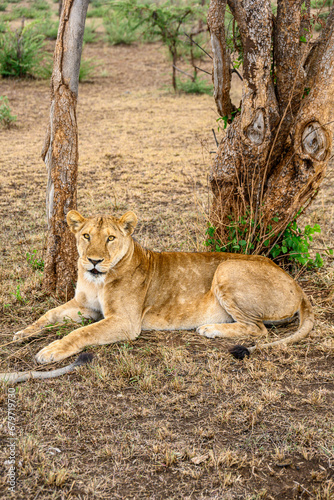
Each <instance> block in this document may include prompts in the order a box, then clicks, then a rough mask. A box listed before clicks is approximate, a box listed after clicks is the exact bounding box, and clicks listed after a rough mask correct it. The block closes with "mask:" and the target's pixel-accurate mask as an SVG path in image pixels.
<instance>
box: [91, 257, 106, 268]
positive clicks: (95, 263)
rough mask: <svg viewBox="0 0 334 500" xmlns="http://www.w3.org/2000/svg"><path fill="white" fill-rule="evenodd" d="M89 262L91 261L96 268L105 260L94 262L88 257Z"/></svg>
mask: <svg viewBox="0 0 334 500" xmlns="http://www.w3.org/2000/svg"><path fill="white" fill-rule="evenodd" d="M88 260H89V262H91V263H92V264H93V266H96V265H97V264H99V263H100V262H103V261H104V259H99V260H94V259H90V258H89V257H88Z"/></svg>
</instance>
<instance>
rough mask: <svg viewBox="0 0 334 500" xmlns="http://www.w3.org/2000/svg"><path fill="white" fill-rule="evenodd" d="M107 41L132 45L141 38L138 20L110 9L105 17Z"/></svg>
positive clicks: (111, 43)
mask: <svg viewBox="0 0 334 500" xmlns="http://www.w3.org/2000/svg"><path fill="white" fill-rule="evenodd" d="M103 24H104V28H105V31H106V36H107V41H108V43H109V44H110V45H122V44H124V45H131V44H132V43H134V42H136V41H138V40H139V39H140V38H141V35H142V32H141V30H139V28H138V21H137V20H135V19H133V18H132V17H127V16H124V17H123V16H122V15H119V14H118V13H115V12H114V11H110V12H109V14H108V16H105V17H104V18H103Z"/></svg>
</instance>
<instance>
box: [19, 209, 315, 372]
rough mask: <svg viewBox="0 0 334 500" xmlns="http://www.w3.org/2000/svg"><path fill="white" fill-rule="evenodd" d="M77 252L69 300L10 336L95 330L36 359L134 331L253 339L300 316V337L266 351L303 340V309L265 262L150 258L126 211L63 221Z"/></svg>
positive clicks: (196, 256) (290, 285) (296, 290)
mask: <svg viewBox="0 0 334 500" xmlns="http://www.w3.org/2000/svg"><path fill="white" fill-rule="evenodd" d="M67 221H68V224H69V227H70V229H71V231H72V232H73V233H74V234H75V236H76V239H77V247H78V252H79V261H78V282H77V288H76V293H75V297H74V299H72V300H70V301H69V302H67V303H66V304H64V305H62V306H60V307H56V308H55V309H51V310H50V311H48V312H47V313H46V314H44V316H42V317H41V318H40V319H39V320H37V321H36V322H35V323H33V324H32V325H30V326H28V327H27V328H25V329H24V330H22V331H20V332H17V333H16V334H15V336H14V339H18V338H24V337H27V336H30V335H36V334H38V333H39V332H41V331H42V330H43V328H45V326H46V325H50V324H53V323H57V322H60V321H63V319H64V318H71V319H72V320H74V321H78V322H81V318H82V316H83V317H85V318H91V319H92V320H94V321H96V322H95V323H92V324H89V325H87V326H83V327H80V328H78V329H77V330H74V331H73V332H71V333H70V334H69V335H67V336H66V337H64V338H62V339H60V340H56V341H54V342H52V343H51V344H50V345H48V346H47V347H45V348H44V349H42V350H41V351H40V352H39V353H38V354H37V356H36V359H37V361H38V362H39V363H49V362H51V361H60V360H62V359H64V358H67V357H68V356H71V355H72V354H75V353H77V352H79V351H81V350H82V349H84V348H85V347H86V346H88V345H94V344H95V345H96V344H109V343H111V342H118V341H124V340H128V339H135V338H136V337H137V336H138V335H139V334H140V332H141V330H153V329H157V330H182V329H186V330H188V329H193V328H197V332H198V333H199V334H200V335H204V336H206V337H227V338H237V337H245V336H251V337H256V336H258V335H260V334H263V333H265V332H266V327H265V323H266V322H270V323H275V322H282V320H283V321H286V320H289V319H290V318H291V317H293V316H294V315H295V314H296V313H299V317H300V327H299V330H298V331H297V332H296V333H295V334H293V335H291V336H290V337H287V338H285V339H281V340H278V341H276V342H272V343H270V344H265V345H264V346H262V347H268V346H271V345H275V344H279V343H290V342H295V341H298V340H300V339H301V338H304V337H306V335H307V334H308V333H309V332H310V330H311V329H312V327H313V321H314V320H313V313H312V308H311V305H310V302H309V301H308V299H307V297H306V295H305V294H304V292H303V291H302V289H301V288H300V287H299V285H298V284H297V283H296V282H295V281H294V280H293V279H292V278H291V277H290V276H289V275H288V274H286V273H285V272H284V271H283V270H282V269H280V268H279V267H278V266H276V265H275V264H274V263H273V262H272V261H271V260H269V259H267V258H266V257H261V256H249V255H238V254H228V253H210V252H205V253H185V252H161V253H159V252H153V251H150V250H146V249H144V248H142V247H141V246H140V245H139V244H138V243H137V242H136V241H135V240H134V239H133V238H132V236H131V235H132V232H133V230H134V228H135V226H136V224H137V217H136V215H135V214H134V213H133V212H127V213H126V214H125V215H123V217H121V218H120V219H116V218H114V217H101V216H98V217H89V218H84V217H82V216H81V215H80V214H79V213H78V212H76V211H74V210H72V211H71V212H69V213H68V215H67Z"/></svg>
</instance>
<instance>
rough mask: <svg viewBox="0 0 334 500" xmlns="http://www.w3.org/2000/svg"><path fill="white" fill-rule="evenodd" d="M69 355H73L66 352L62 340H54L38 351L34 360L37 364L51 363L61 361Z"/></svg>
mask: <svg viewBox="0 0 334 500" xmlns="http://www.w3.org/2000/svg"><path fill="white" fill-rule="evenodd" d="M71 354H73V353H72V352H68V350H67V349H66V347H65V346H64V343H63V341H62V340H55V341H54V342H51V344H49V345H48V346H46V347H44V349H42V350H41V351H39V352H38V353H37V354H36V356H35V359H36V361H37V363H52V362H53V361H61V360H62V359H65V358H67V357H68V356H71Z"/></svg>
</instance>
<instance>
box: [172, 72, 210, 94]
mask: <svg viewBox="0 0 334 500" xmlns="http://www.w3.org/2000/svg"><path fill="white" fill-rule="evenodd" d="M176 82H177V88H178V89H179V90H181V92H185V93H186V94H209V95H212V93H213V86H212V84H211V83H209V82H207V81H206V80H204V79H203V78H200V77H198V76H196V77H195V79H194V80H191V79H188V80H184V81H182V80H180V79H179V78H177V81H176Z"/></svg>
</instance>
